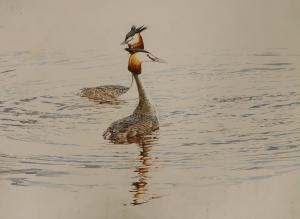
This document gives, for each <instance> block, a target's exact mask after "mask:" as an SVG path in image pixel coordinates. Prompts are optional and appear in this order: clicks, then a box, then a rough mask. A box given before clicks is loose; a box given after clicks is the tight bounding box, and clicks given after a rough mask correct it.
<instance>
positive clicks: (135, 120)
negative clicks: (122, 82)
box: [103, 48, 164, 143]
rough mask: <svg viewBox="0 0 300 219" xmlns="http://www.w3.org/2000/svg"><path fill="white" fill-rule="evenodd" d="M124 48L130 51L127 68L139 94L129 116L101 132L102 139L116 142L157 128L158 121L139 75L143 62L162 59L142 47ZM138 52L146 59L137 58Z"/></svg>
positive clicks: (128, 139)
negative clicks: (136, 104)
mask: <svg viewBox="0 0 300 219" xmlns="http://www.w3.org/2000/svg"><path fill="white" fill-rule="evenodd" d="M125 50H126V51H128V52H129V53H130V57H129V61H128V70H129V71H130V72H131V74H132V76H133V77H134V79H135V83H136V85H137V90H138V94H139V103H138V106H137V107H136V109H135V110H134V111H133V113H132V114H131V115H130V116H127V117H125V118H123V119H120V120H117V121H115V122H113V123H112V124H111V125H110V126H109V127H108V128H107V130H106V131H105V132H104V133H103V137H104V139H107V140H111V141H112V142H116V143H125V142H130V140H132V139H138V138H140V137H143V136H145V135H147V134H150V133H151V132H152V131H155V130H157V129H159V122H158V118H157V115H156V110H155V107H154V106H153V105H152V104H151V102H150V100H149V98H148V97H147V95H146V91H145V89H144V86H143V83H142V80H141V78H140V76H139V75H140V74H141V73H142V63H143V62H145V61H150V62H164V61H163V60H162V59H159V58H157V57H155V56H154V55H152V54H151V53H150V52H148V51H146V50H143V49H135V48H126V49H125ZM139 54H146V57H147V60H141V59H140V58H138V55H139Z"/></svg>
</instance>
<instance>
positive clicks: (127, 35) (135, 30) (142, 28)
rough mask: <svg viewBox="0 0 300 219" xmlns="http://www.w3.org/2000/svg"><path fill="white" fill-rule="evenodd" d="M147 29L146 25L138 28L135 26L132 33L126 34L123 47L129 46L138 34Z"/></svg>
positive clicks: (131, 30)
mask: <svg viewBox="0 0 300 219" xmlns="http://www.w3.org/2000/svg"><path fill="white" fill-rule="evenodd" d="M146 29H147V27H145V26H144V25H142V26H140V27H136V26H135V25H133V26H132V27H131V29H130V31H129V32H128V33H127V34H126V36H125V40H124V41H123V42H122V43H121V45H125V44H128V43H129V42H130V41H131V40H133V38H134V36H135V35H136V34H138V33H141V32H142V31H144V30H146Z"/></svg>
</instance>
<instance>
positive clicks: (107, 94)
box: [80, 85, 130, 103]
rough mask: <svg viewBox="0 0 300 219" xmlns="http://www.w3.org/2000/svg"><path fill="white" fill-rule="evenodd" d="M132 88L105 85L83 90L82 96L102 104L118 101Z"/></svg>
mask: <svg viewBox="0 0 300 219" xmlns="http://www.w3.org/2000/svg"><path fill="white" fill-rule="evenodd" d="M129 89H130V87H125V86H121V85H103V86H98V87H90V88H83V89H82V90H81V93H80V96H82V97H87V98H89V99H92V100H96V101H98V102H100V103H107V102H113V101H116V100H117V98H118V97H119V96H120V95H122V94H125V93H126V92H127V91H128V90H129Z"/></svg>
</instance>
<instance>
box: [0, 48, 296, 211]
mask: <svg viewBox="0 0 300 219" xmlns="http://www.w3.org/2000/svg"><path fill="white" fill-rule="evenodd" d="M299 57H300V56H299V55H297V54H295V53H292V52H289V50H288V49H280V48H279V49H276V48H274V49H262V50H253V49H244V50H240V51H230V50H223V51H207V52H203V54H202V58H201V59H199V60H198V61H195V62H192V63H187V64H184V63H182V64H180V63H172V62H171V63H168V64H167V65H155V66H153V65H149V64H148V65H146V66H145V67H144V73H143V74H142V79H143V81H144V84H145V87H146V89H147V92H148V94H149V95H151V97H152V99H153V103H155V105H156V107H157V111H158V112H159V118H160V130H159V131H158V132H156V133H154V134H153V136H149V138H147V139H145V141H144V142H143V143H141V144H140V145H137V144H124V145H119V144H112V143H110V142H109V141H106V140H104V139H103V138H102V132H103V131H104V130H105V129H106V128H107V127H108V126H109V124H110V123H111V122H113V121H115V120H116V119H119V118H122V117H124V116H127V115H129V114H130V113H131V112H132V111H133V110H134V108H135V106H136V104H137V90H136V88H135V87H133V88H132V89H131V90H130V91H129V93H128V94H126V95H124V96H122V97H121V99H122V101H120V103H118V104H114V105H109V104H98V103H95V102H92V101H89V100H87V99H85V98H82V97H80V96H79V95H78V92H79V91H80V89H81V88H83V87H89V86H96V85H105V84H121V85H129V84H130V80H131V78H130V74H129V73H128V72H127V70H126V62H127V60H126V56H125V55H124V56H121V55H120V57H117V58H116V57H113V56H112V55H110V54H109V53H105V52H102V51H98V50H85V51H78V52H76V53H72V54H66V53H63V52H53V51H47V50H42V51H39V52H32V51H15V52H10V53H2V54H0V87H1V93H0V139H1V143H0V144H1V150H0V181H1V182H2V183H8V184H9V188H11V189H12V190H15V191H19V190H18V189H19V188H21V189H22V191H30V192H31V194H35V193H37V192H39V191H43V194H44V193H45V194H47V195H50V194H51V193H52V192H54V191H55V192H56V193H60V192H61V193H63V194H65V196H64V197H66V200H67V199H69V198H70V197H72V196H73V195H74V194H75V197H81V198H83V197H85V199H86V200H89V199H91V200H93V199H94V198H95V199H97V202H98V203H99V205H102V206H103V205H104V206H105V205H107V206H117V207H120V206H123V207H125V208H126V207H130V206H134V207H138V206H144V205H151V203H152V202H156V201H157V200H163V199H164V198H166V197H172V194H176V192H177V191H178V190H180V189H182V188H194V189H196V190H197V189H200V188H205V187H207V186H213V185H234V184H239V183H242V182H251V181H253V180H260V179H265V178H270V177H273V176H276V175H280V174H283V173H286V172H289V171H292V170H296V169H299V168H300V146H299V143H300V114H299V109H300V90H299V87H300V80H299V79H300V76H299V67H300V66H299V63H300V62H299ZM163 58H165V57H163ZM123 69H124V70H123ZM76 194H77V196H76ZM88 194H89V195H88ZM67 197H68V198H67ZM94 201H95V200H94ZM75 202H76V201H75ZM191 202H192V200H191ZM187 204H188V203H187ZM81 208H83V209H88V208H87V207H86V206H81V207H79V209H81ZM91 211H96V209H91ZM67 216H68V215H67Z"/></svg>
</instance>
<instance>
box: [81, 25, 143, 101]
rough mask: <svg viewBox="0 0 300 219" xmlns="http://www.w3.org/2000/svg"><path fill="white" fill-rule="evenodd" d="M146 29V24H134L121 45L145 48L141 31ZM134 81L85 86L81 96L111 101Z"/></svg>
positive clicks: (124, 91)
mask: <svg viewBox="0 0 300 219" xmlns="http://www.w3.org/2000/svg"><path fill="white" fill-rule="evenodd" d="M146 29H147V27H145V26H144V25H143V26H140V27H138V28H136V26H132V27H131V30H130V31H129V32H128V33H127V34H126V36H125V40H124V41H123V42H122V43H121V45H124V44H128V48H132V49H144V41H143V38H142V35H141V32H142V31H144V30H146ZM135 38H136V40H135ZM133 40H135V41H134V42H133V43H132V44H131V43H130V42H131V41H133ZM132 81H133V79H132V80H131V84H130V86H129V87H127V86H122V85H102V86H98V87H90V88H83V89H82V90H81V92H80V96H81V97H87V98H89V99H92V100H96V101H97V102H99V103H111V102H114V101H116V100H117V98H118V97H119V96H120V95H122V94H125V93H126V92H127V91H128V90H129V89H130V88H131V86H132Z"/></svg>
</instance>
